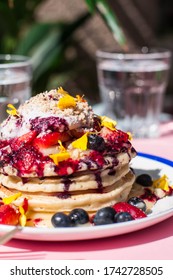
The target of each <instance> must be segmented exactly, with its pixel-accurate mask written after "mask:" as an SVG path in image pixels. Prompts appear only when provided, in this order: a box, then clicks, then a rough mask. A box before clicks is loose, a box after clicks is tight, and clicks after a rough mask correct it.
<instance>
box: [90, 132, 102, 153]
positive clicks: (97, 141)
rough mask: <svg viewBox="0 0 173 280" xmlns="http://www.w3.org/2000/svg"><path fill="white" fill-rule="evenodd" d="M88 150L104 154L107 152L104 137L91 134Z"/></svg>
mask: <svg viewBox="0 0 173 280" xmlns="http://www.w3.org/2000/svg"><path fill="white" fill-rule="evenodd" d="M87 148H88V149H91V150H96V151H99V152H102V151H104V150H105V141H104V139H103V137H101V136H99V135H97V134H89V135H88V145H87Z"/></svg>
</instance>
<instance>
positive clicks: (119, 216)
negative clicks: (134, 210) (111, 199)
mask: <svg viewBox="0 0 173 280" xmlns="http://www.w3.org/2000/svg"><path fill="white" fill-rule="evenodd" d="M132 220H133V217H132V216H131V215H130V213H128V212H118V213H116V214H115V217H114V222H115V223H122V222H128V221H132Z"/></svg>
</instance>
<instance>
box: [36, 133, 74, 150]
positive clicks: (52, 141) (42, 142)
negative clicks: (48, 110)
mask: <svg viewBox="0 0 173 280" xmlns="http://www.w3.org/2000/svg"><path fill="white" fill-rule="evenodd" d="M69 139H70V135H69V134H68V133H67V132H51V133H47V134H44V135H43V136H41V137H37V138H35V139H34V141H33V146H34V147H36V148H38V149H41V148H43V149H44V148H48V147H51V146H53V145H56V144H57V143H58V140H60V141H61V142H65V141H68V140H69Z"/></svg>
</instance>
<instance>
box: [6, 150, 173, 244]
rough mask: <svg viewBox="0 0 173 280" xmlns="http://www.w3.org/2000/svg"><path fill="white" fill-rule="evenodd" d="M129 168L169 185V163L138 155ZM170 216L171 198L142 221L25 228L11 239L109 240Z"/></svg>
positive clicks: (172, 174)
mask: <svg viewBox="0 0 173 280" xmlns="http://www.w3.org/2000/svg"><path fill="white" fill-rule="evenodd" d="M132 167H133V169H134V170H135V172H136V174H141V173H144V172H145V173H148V174H151V175H152V176H154V177H157V176H160V175H163V174H166V175H167V176H168V178H169V181H170V183H171V184H172V183H173V162H172V161H169V160H166V159H164V158H160V157H156V156H152V155H148V154H143V153H139V154H138V156H137V157H136V158H135V159H133V161H132ZM171 216H173V196H170V197H166V198H164V199H162V200H159V201H158V202H157V203H156V205H155V207H154V208H153V212H152V214H150V215H149V216H148V217H146V218H143V219H138V220H134V221H130V222H125V223H119V224H111V225H104V226H83V227H74V228H53V229H47V228H30V227H25V228H23V229H22V231H21V232H19V233H17V234H16V235H15V238H18V239H26V240H38V241H39V240H40V241H41V240H44V241H62V240H64V241H65V240H69V241H70V240H71V241H72V240H84V239H94V238H102V237H110V236H116V235H121V234H124V233H130V232H133V231H137V230H139V229H143V228H146V227H149V226H152V225H154V224H157V223H159V222H161V221H163V220H165V219H167V218H169V217H171ZM12 228H13V227H12V226H5V225H0V232H1V233H2V232H7V231H9V230H10V229H12Z"/></svg>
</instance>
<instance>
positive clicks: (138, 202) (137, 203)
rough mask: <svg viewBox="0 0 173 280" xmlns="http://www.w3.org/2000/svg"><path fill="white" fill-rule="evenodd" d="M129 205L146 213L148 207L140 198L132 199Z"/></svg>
mask: <svg viewBox="0 0 173 280" xmlns="http://www.w3.org/2000/svg"><path fill="white" fill-rule="evenodd" d="M127 202H128V203H129V204H131V205H133V206H136V207H138V208H139V209H141V210H142V211H143V212H145V211H146V209H147V206H146V203H145V201H143V199H141V198H139V197H136V196H135V197H131V198H130V199H129V200H128V201H127Z"/></svg>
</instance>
